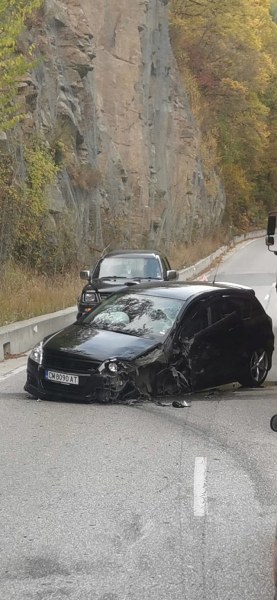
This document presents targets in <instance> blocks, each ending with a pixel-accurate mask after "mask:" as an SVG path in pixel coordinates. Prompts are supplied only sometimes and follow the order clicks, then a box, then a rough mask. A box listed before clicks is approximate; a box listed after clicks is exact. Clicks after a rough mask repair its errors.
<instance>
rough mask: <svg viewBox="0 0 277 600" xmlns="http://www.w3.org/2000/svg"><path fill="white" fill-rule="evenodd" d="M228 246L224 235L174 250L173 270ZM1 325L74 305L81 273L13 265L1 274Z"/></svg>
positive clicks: (172, 249)
mask: <svg viewBox="0 0 277 600" xmlns="http://www.w3.org/2000/svg"><path fill="white" fill-rule="evenodd" d="M225 243H226V238H224V237H223V235H222V236H220V235H218V236H216V237H214V238H209V239H206V240H200V241H199V242H197V243H195V244H192V245H190V246H188V245H183V246H178V248H177V247H172V248H171V250H170V251H169V252H168V257H169V259H170V262H171V265H172V268H174V269H181V268H184V267H188V266H190V265H192V264H194V263H196V262H197V261H198V260H200V259H201V258H205V257H206V256H209V254H211V253H212V252H214V251H215V250H216V249H217V248H219V247H220V246H222V245H224V244H225ZM0 281H1V289H0V326H2V325H7V324H8V323H12V322H15V321H21V320H23V319H29V318H31V317H35V316H38V315H43V314H48V313H51V312H54V311H56V310H61V309H63V308H67V307H69V306H74V305H75V304H76V302H77V297H78V296H79V295H80V292H81V290H82V287H83V283H84V282H82V281H81V280H80V278H79V271H77V270H76V271H75V272H72V273H68V274H67V275H64V276H62V275H57V276H55V277H52V278H51V277H48V276H46V275H41V274H38V273H34V272H33V271H28V270H27V269H23V268H20V267H19V266H17V265H14V264H12V263H10V264H8V265H6V266H5V268H4V269H3V270H2V271H1V274H0Z"/></svg>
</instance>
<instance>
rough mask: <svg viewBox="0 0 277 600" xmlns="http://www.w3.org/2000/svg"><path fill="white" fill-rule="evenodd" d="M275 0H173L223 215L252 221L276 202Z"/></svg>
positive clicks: (181, 59)
mask: <svg viewBox="0 0 277 600" xmlns="http://www.w3.org/2000/svg"><path fill="white" fill-rule="evenodd" d="M276 21H277V2H276V0H275V1H274V2H270V1H269V0H172V1H171V38H172V44H173V48H174V51H175V55H176V58H177V62H178V65H179V68H180V71H181V72H182V75H183V80H184V83H185V87H186V90H187V92H188V95H189V97H190V100H191V105H192V109H193V110H194V113H195V117H196V119H197V121H198V122H199V124H200V127H201V131H202V136H203V139H202V154H203V159H204V161H206V163H209V161H213V162H214V164H215V165H216V166H217V167H218V168H219V169H220V171H221V174H222V178H223V182H224V186H225V190H226V198H227V208H226V214H225V220H226V221H227V222H229V224H231V225H232V224H234V225H237V224H238V222H239V224H240V226H241V227H249V226H253V225H255V224H257V223H258V222H260V221H261V218H262V217H263V216H264V214H265V210H267V209H269V208H270V207H272V206H274V205H276V204H277V163H276V156H277V25H276Z"/></svg>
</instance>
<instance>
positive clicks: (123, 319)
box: [84, 294, 184, 338]
mask: <svg viewBox="0 0 277 600" xmlns="http://www.w3.org/2000/svg"><path fill="white" fill-rule="evenodd" d="M183 305H184V301H183V300H176V299H175V298H173V299H172V298H161V297H158V296H150V295H144V294H124V295H121V296H117V297H116V298H115V297H113V298H111V299H109V300H106V301H105V302H104V303H103V304H102V305H101V306H99V308H97V309H96V310H95V311H93V313H91V314H90V315H89V316H87V317H86V318H85V319H84V323H89V324H90V325H92V326H95V327H97V329H105V330H109V331H117V332H121V333H126V334H129V335H135V336H138V337H146V338H147V337H163V336H165V335H166V334H167V333H168V331H169V330H170V329H171V327H172V325H173V323H174V321H175V320H176V317H177V315H178V313H179V312H180V310H181V308H182V306H183Z"/></svg>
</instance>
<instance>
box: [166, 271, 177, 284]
mask: <svg viewBox="0 0 277 600" xmlns="http://www.w3.org/2000/svg"><path fill="white" fill-rule="evenodd" d="M166 278H167V280H168V281H171V280H172V279H178V273H177V271H175V269H170V271H167V272H166Z"/></svg>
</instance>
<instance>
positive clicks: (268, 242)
mask: <svg viewBox="0 0 277 600" xmlns="http://www.w3.org/2000/svg"><path fill="white" fill-rule="evenodd" d="M265 243H266V245H267V246H274V236H273V235H267V236H266V238H265Z"/></svg>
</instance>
